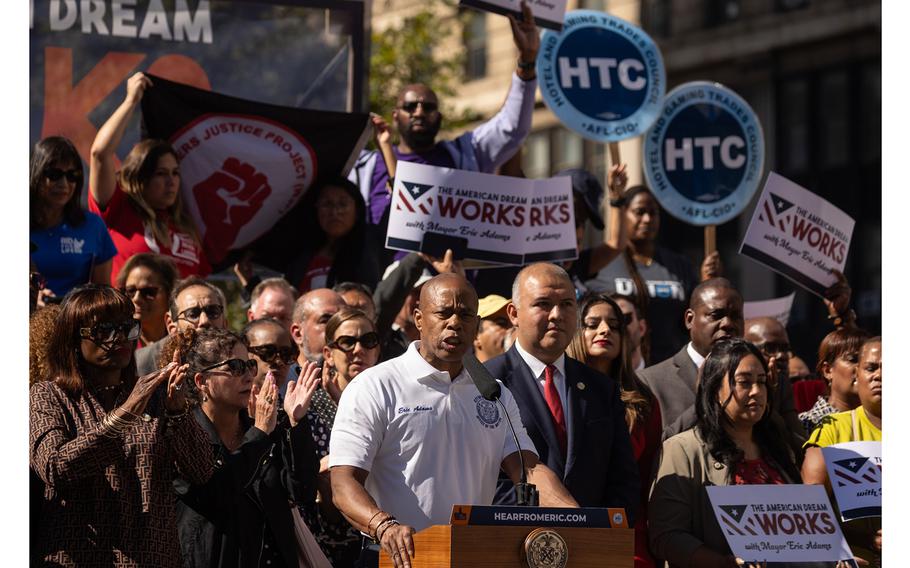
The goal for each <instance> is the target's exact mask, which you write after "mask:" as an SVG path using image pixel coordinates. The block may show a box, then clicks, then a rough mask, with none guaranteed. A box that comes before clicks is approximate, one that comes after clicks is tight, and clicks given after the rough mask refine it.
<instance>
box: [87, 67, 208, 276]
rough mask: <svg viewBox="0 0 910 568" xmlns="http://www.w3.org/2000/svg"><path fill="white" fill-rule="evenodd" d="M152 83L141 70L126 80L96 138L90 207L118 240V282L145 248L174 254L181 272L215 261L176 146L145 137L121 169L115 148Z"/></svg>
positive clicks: (202, 270)
mask: <svg viewBox="0 0 910 568" xmlns="http://www.w3.org/2000/svg"><path fill="white" fill-rule="evenodd" d="M151 84H152V82H151V80H150V79H149V78H148V77H146V76H145V75H143V74H142V73H136V74H135V75H133V76H132V77H130V78H129V80H127V83H126V98H125V99H124V100H123V103H122V104H121V105H120V106H119V107H117V110H115V111H114V114H112V115H111V117H110V118H108V119H107V122H105V123H104V125H103V126H102V127H101V128H100V129H99V130H98V135H97V136H95V141H94V142H92V155H91V164H90V165H91V171H90V174H89V208H90V209H91V210H92V211H94V212H95V213H98V214H99V215H101V217H102V218H103V219H104V221H105V223H107V227H108V230H109V231H110V234H111V238H113V240H114V244H116V245H117V256H116V257H115V258H114V264H113V266H112V270H111V273H110V280H111V282H112V283H113V282H114V281H115V279H116V278H117V275H118V274H119V273H120V269H121V267H122V266H123V264H124V263H125V262H126V261H127V259H129V258H130V257H131V256H133V255H134V254H137V253H141V252H154V253H158V254H163V255H166V256H169V257H171V258H172V259H173V260H174V262H175V263H176V264H177V268H178V269H179V271H180V277H181V278H185V277H187V276H192V275H196V276H206V275H208V273H209V272H211V266H209V262H208V260H207V259H206V256H205V253H204V251H203V249H202V243H201V242H200V240H199V235H198V233H197V231H196V226H195V224H194V223H193V220H192V218H191V217H190V215H189V213H188V212H187V211H186V210H185V209H184V207H183V202H182V199H181V196H180V163H179V160H178V159H177V152H176V151H174V149H173V148H172V147H171V145H170V144H168V143H167V142H165V141H164V140H154V139H148V140H142V141H141V142H138V143H137V144H136V145H135V146H133V149H132V150H130V153H129V154H128V155H127V156H126V158H125V159H124V160H123V164H122V165H121V167H120V171H119V172H118V171H117V170H116V166H115V161H116V153H115V152H116V150H117V146H119V145H120V140H122V139H123V134H124V132H125V131H126V126H127V124H128V123H129V121H130V117H131V116H132V115H133V112H134V111H135V110H136V107H137V106H139V103H140V101H141V100H142V94H143V93H144V92H145V89H147V88H148V87H149V86H150V85H151Z"/></svg>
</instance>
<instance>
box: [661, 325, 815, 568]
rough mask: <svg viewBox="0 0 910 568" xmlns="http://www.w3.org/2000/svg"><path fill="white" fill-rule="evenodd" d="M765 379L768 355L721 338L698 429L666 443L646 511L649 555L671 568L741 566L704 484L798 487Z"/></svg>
mask: <svg viewBox="0 0 910 568" xmlns="http://www.w3.org/2000/svg"><path fill="white" fill-rule="evenodd" d="M767 382H768V366H767V363H766V362H765V358H764V357H763V356H762V354H761V352H760V351H759V350H758V349H757V348H756V347H755V346H754V345H752V344H751V343H749V342H748V341H745V340H743V339H728V340H723V341H719V342H718V343H716V344H715V345H714V347H713V348H712V349H711V352H710V353H709V354H708V357H707V358H706V359H705V362H704V364H703V365H702V367H701V377H700V380H699V383H698V392H697V394H696V399H695V412H696V415H697V417H698V418H697V423H696V426H695V427H694V428H692V429H690V430H686V431H685V432H682V433H681V434H677V435H676V436H673V437H672V438H669V439H668V440H667V441H665V442H664V444H663V452H662V454H661V457H660V466H659V467H658V470H657V479H656V480H655V482H654V487H653V489H652V490H651V501H650V503H649V506H648V513H649V514H648V516H649V519H648V529H649V531H650V533H651V534H650V536H651V550H653V551H654V554H655V555H656V556H657V557H658V558H663V559H665V560H666V561H667V562H668V563H669V565H670V566H671V568H672V567H676V566H693V567H694V566H698V567H702V566H717V567H729V568H736V567H737V566H740V565H741V564H740V563H739V560H738V559H736V558H734V556H733V555H732V554H731V551H730V547H729V545H728V544H727V539H726V538H725V537H724V534H723V532H722V531H721V529H720V526H719V525H718V524H717V520H716V518H715V516H714V511H713V509H712V507H711V502H710V500H709V499H708V492H707V491H706V490H705V487H706V486H711V485H717V486H727V485H761V484H787V483H800V474H799V470H798V469H797V466H796V461H795V457H794V455H793V453H792V452H791V451H790V448H789V445H788V444H786V443H784V442H783V440H784V432H783V431H782V430H781V429H780V428H778V426H777V423H776V422H775V421H774V420H772V419H771V414H770V408H771V405H772V400H771V391H770V390H769V389H768V385H767ZM832 564H833V563H832Z"/></svg>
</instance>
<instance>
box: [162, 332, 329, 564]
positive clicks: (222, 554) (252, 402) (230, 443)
mask: <svg viewBox="0 0 910 568" xmlns="http://www.w3.org/2000/svg"><path fill="white" fill-rule="evenodd" d="M177 349H178V351H177V352H178V354H179V355H178V357H179V358H180V360H181V361H183V362H185V363H186V364H187V365H188V373H189V374H190V375H191V376H192V377H193V382H194V385H195V387H196V390H197V391H198V393H199V395H200V398H201V404H200V406H199V408H197V409H196V410H195V412H194V417H195V419H196V421H197V422H198V423H199V424H200V425H201V426H202V428H203V429H204V430H205V431H206V432H207V433H208V439H209V447H208V448H207V449H206V450H205V453H206V454H208V456H210V457H212V458H213V459H214V461H215V464H216V466H215V473H214V474H213V475H212V477H211V479H210V480H209V481H208V482H206V483H201V484H200V483H194V482H193V481H192V480H188V479H187V480H178V481H177V482H176V483H175V487H176V489H177V494H178V496H179V498H180V501H179V503H178V515H179V527H180V545H181V548H182V550H183V553H184V560H185V566H188V567H189V566H192V567H215V566H238V567H245V566H270V567H282V566H285V567H291V566H297V565H298V564H297V563H298V554H299V551H300V548H299V545H298V541H297V539H296V538H295V521H294V517H293V516H292V514H296V511H293V510H292V506H293V504H294V503H301V502H311V501H313V500H314V499H315V481H316V471H317V467H318V461H317V458H316V451H315V447H314V445H313V439H312V435H311V433H310V428H309V425H308V422H307V421H306V420H304V419H303V418H304V415H305V414H306V411H307V408H308V406H309V404H310V400H311V399H312V396H313V393H314V392H315V390H316V386H317V385H318V384H319V369H318V367H317V366H316V365H313V364H307V365H305V366H304V368H303V370H302V371H301V373H300V379H299V380H298V381H291V382H289V383H288V386H287V393H286V395H285V397H284V400H283V401H282V400H281V399H280V398H279V396H278V390H279V389H278V385H277V384H276V381H275V376H274V374H269V375H268V376H267V377H266V379H265V382H264V383H263V385H262V387H261V389H257V388H256V387H255V386H254V384H253V377H254V376H255V374H256V373H255V368H256V361H255V360H253V359H250V358H249V354H248V352H247V348H246V346H245V345H244V343H243V341H242V340H241V338H240V337H239V336H238V335H236V334H234V333H232V332H230V331H227V330H223V329H200V330H193V329H190V330H188V331H186V332H184V333H183V334H181V335H180V336H178V347H177ZM281 409H283V412H281Z"/></svg>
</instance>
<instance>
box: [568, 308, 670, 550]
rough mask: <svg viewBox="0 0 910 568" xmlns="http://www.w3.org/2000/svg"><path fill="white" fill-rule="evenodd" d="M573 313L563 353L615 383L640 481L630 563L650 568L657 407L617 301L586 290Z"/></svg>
mask: <svg viewBox="0 0 910 568" xmlns="http://www.w3.org/2000/svg"><path fill="white" fill-rule="evenodd" d="M578 313H579V318H578V329H577V331H576V332H575V336H574V337H573V338H572V342H571V343H570V344H569V347H568V348H567V349H566V353H567V354H568V355H569V356H570V357H572V358H573V359H577V360H579V361H581V362H582V363H584V364H585V365H587V366H589V367H591V368H592V369H595V370H597V371H600V372H601V373H603V374H604V375H606V376H608V377H610V378H611V379H613V380H614V381H617V382H618V383H619V386H620V396H621V398H622V401H623V403H624V404H625V406H626V425H627V426H628V428H629V434H630V437H631V439H632V449H633V451H634V452H635V461H636V462H637V463H638V475H639V478H640V482H641V496H640V497H641V504H640V507H639V514H638V515H637V520H636V523H635V568H651V567H653V566H655V563H654V559H653V558H652V556H651V553H650V551H649V550H648V529H647V518H648V493H649V491H650V487H651V480H652V472H653V471H654V469H653V466H654V460H655V458H656V457H657V454H658V452H659V450H660V437H661V419H660V406H659V405H658V403H657V399H656V398H654V395H653V394H651V390H650V389H649V388H648V386H647V385H645V384H644V383H643V382H642V381H641V379H639V378H638V375H636V374H635V371H634V370H633V367H632V344H631V341H630V340H629V336H628V332H627V330H626V325H627V323H628V321H627V319H626V317H625V315H624V314H623V313H622V309H621V308H620V307H619V305H618V304H617V303H616V301H615V300H613V299H612V298H610V297H609V296H606V295H604V294H596V293H588V294H585V295H584V296H582V298H581V302H580V304H579V309H578Z"/></svg>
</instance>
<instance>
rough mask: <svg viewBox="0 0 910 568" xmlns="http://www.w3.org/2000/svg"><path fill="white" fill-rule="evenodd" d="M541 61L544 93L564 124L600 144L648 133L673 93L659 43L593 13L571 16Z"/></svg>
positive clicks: (547, 42)
mask: <svg viewBox="0 0 910 568" xmlns="http://www.w3.org/2000/svg"><path fill="white" fill-rule="evenodd" d="M540 47H541V48H540V55H538V57H537V76H538V78H539V80H540V92H541V94H542V95H543V100H544V101H546V103H547V106H548V107H550V110H552V111H553V113H554V114H556V116H557V117H559V120H561V121H562V123H563V124H565V125H566V126H568V127H569V128H571V129H572V130H574V131H575V132H578V133H579V134H581V135H582V136H584V137H585V138H588V139H590V140H594V141H595V142H618V141H620V140H625V139H626V138H632V137H633V136H639V135H640V134H643V133H644V132H645V131H646V130H647V129H648V127H650V126H651V124H652V123H653V122H654V120H655V119H656V118H657V117H658V115H659V114H660V109H661V106H662V105H663V96H664V93H665V92H666V88H667V74H666V71H665V70H664V62H663V58H662V57H661V56H660V50H659V49H658V48H657V45H655V43H654V40H652V39H651V37H650V36H648V34H646V33H645V32H644V31H642V30H641V29H640V28H638V27H636V26H635V25H633V24H630V23H629V22H627V21H625V20H623V19H620V18H617V17H615V16H611V15H610V14H606V13H604V12H595V11H593V10H573V11H571V12H567V13H566V17H565V22H564V25H563V29H562V32H561V33H556V32H554V31H551V30H547V31H546V32H545V33H544V34H543V39H541V46H540Z"/></svg>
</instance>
